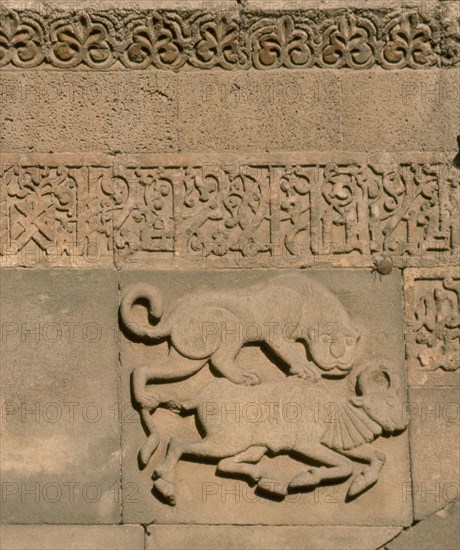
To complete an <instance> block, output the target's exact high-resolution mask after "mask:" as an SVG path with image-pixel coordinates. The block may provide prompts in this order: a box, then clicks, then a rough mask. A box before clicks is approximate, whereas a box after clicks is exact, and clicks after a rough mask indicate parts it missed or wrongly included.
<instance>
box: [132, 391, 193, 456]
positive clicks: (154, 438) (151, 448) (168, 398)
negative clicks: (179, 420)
mask: <svg viewBox="0 0 460 550" xmlns="http://www.w3.org/2000/svg"><path fill="white" fill-rule="evenodd" d="M157 401H158V405H159V406H163V407H165V408H166V409H169V410H171V411H173V412H176V413H179V412H180V411H181V410H182V409H183V407H182V403H180V402H179V399H178V398H177V396H176V395H175V393H174V392H172V391H171V390H169V391H168V394H167V395H165V394H163V393H162V395H161V397H160V396H157ZM141 418H142V422H143V424H144V426H145V427H146V429H147V430H148V432H149V436H148V438H147V441H146V442H145V443H144V444H143V445H142V447H141V448H140V450H139V461H140V463H141V464H142V466H146V465H147V464H148V462H149V460H150V459H151V458H152V455H153V453H154V452H155V451H156V450H157V447H158V445H159V444H160V435H159V433H158V431H157V429H156V426H155V423H154V421H153V418H152V413H151V412H150V411H148V410H147V409H141Z"/></svg>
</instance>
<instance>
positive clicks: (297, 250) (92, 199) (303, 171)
mask: <svg viewBox="0 0 460 550" xmlns="http://www.w3.org/2000/svg"><path fill="white" fill-rule="evenodd" d="M160 156H161V159H160V158H159V157H160ZM283 156H284V157H285V158H286V160H285V161H284V162H283V161H282V158H283ZM409 156H410V155H409ZM6 157H8V158H6ZM77 157H78V158H77ZM308 157H311V158H308ZM327 157H329V160H327V159H326V155H325V154H319V155H317V158H316V161H315V159H314V155H300V154H290V155H289V154H286V155H280V154H278V155H273V156H270V155H262V156H261V157H260V159H258V158H254V159H253V160H251V161H248V162H241V161H239V160H237V159H236V158H235V157H229V156H227V157H225V156H222V158H220V157H216V156H212V157H210V158H209V159H205V158H203V157H202V156H201V157H200V159H201V160H200V159H198V156H197V155H188V156H187V155H180V156H179V155H152V158H150V159H149V155H144V156H142V155H138V156H137V157H132V156H131V157H128V156H126V157H125V158H119V159H117V160H116V161H115V162H114V161H110V160H109V158H108V157H105V158H103V157H98V158H97V159H96V157H94V156H91V155H90V154H88V155H80V156H76V155H47V156H46V158H45V157H41V158H42V160H40V156H38V158H37V156H36V155H30V158H27V156H26V157H24V156H18V155H7V156H5V160H4V162H3V164H2V167H1V172H0V177H1V193H2V195H1V208H2V212H3V215H2V222H1V224H2V225H1V244H2V248H1V252H2V255H3V262H4V264H6V265H18V264H19V265H25V264H27V263H28V262H29V261H30V258H29V260H27V258H26V256H29V253H28V252H26V251H28V250H30V247H31V246H32V247H33V245H31V243H35V247H36V248H38V249H39V251H41V252H42V253H43V255H44V260H45V261H46V258H47V257H48V258H50V257H52V258H53V260H54V261H58V258H61V259H62V258H63V257H65V256H72V257H73V258H78V257H80V258H81V257H85V256H86V255H89V256H91V257H93V256H94V255H96V256H97V258H108V259H110V258H112V257H113V256H114V257H115V260H116V261H117V262H127V263H132V262H134V263H135V262H139V261H141V262H150V261H155V262H158V261H160V262H161V261H162V260H164V261H167V262H171V261H177V260H180V261H193V262H198V263H199V262H213V263H214V264H216V265H220V266H221V267H231V266H232V265H241V263H242V262H245V263H246V265H248V266H255V265H256V264H259V265H274V266H276V265H280V266H282V265H291V266H311V265H317V264H330V265H331V266H336V267H360V266H369V267H370V266H372V265H374V264H375V261H376V259H382V258H389V259H390V260H391V262H392V263H393V265H394V266H396V267H406V266H418V265H420V266H430V265H432V266H435V265H446V266H452V265H458V260H459V256H458V255H459V234H460V228H459V211H458V193H459V183H460V172H459V171H458V170H457V169H455V168H454V167H453V166H451V165H450V164H448V163H446V162H442V161H434V160H433V159H432V160H433V162H426V163H425V162H420V159H417V160H415V161H411V159H410V158H407V159H406V160H404V161H402V160H401V159H400V160H396V159H388V158H387V159H386V160H385V159H381V160H379V159H375V162H374V161H368V160H366V157H365V156H362V155H356V160H355V161H353V160H352V157H353V155H352V154H351V155H348V159H347V160H345V159H340V158H337V159H334V158H330V155H327ZM413 160H414V159H413ZM33 259H34V258H33V257H32V260H33ZM77 263H78V262H77Z"/></svg>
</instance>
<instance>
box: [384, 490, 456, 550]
mask: <svg viewBox="0 0 460 550" xmlns="http://www.w3.org/2000/svg"><path fill="white" fill-rule="evenodd" d="M386 548H387V549H388V550H458V548H460V505H459V501H457V502H455V503H453V504H451V505H449V506H447V507H446V508H444V509H443V510H440V511H439V512H436V514H433V515H432V516H430V517H428V518H426V519H424V520H422V521H421V522H420V523H417V524H416V525H415V526H414V527H411V528H410V529H408V530H407V531H404V532H403V533H401V535H399V536H398V537H396V538H395V539H394V540H393V541H391V542H390V544H388V545H387V546H386Z"/></svg>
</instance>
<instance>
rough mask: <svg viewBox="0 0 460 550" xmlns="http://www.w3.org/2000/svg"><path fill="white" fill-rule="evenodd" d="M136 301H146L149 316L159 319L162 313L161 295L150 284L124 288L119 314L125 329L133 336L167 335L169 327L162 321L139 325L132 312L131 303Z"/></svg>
mask: <svg viewBox="0 0 460 550" xmlns="http://www.w3.org/2000/svg"><path fill="white" fill-rule="evenodd" d="M136 302H139V303H142V302H145V303H146V306H147V309H148V313H149V317H150V316H151V317H153V318H154V319H158V320H160V319H161V317H162V315H163V311H164V307H163V297H162V295H161V292H160V290H159V289H158V288H157V287H156V286H155V285H152V284H146V283H138V284H135V285H133V286H131V287H129V288H128V290H126V292H125V293H124V294H123V297H122V299H121V305H120V316H121V320H122V321H123V324H124V326H125V327H126V329H127V330H128V331H129V332H131V334H134V335H135V336H139V337H147V338H152V339H153V340H157V339H159V338H164V337H165V336H169V333H170V330H169V327H168V326H167V324H166V323H164V322H160V323H159V324H158V325H156V326H151V325H144V326H140V325H139V323H138V321H136V319H135V316H134V314H133V305H134V304H135V303H136Z"/></svg>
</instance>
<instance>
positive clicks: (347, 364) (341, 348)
mask: <svg viewBox="0 0 460 550" xmlns="http://www.w3.org/2000/svg"><path fill="white" fill-rule="evenodd" d="M359 339H360V332H359V330H358V329H357V328H356V327H354V326H353V325H351V324H349V325H348V326H344V325H343V324H341V323H325V324H324V325H323V326H321V324H320V325H319V327H318V329H316V327H313V328H310V329H309V330H308V331H307V344H308V349H309V350H310V353H311V355H312V358H313V361H314V362H315V363H316V364H317V365H318V367H320V368H321V369H323V370H325V371H327V372H328V374H329V375H334V376H345V375H346V374H347V373H348V372H349V371H350V370H351V368H352V367H353V365H354V362H355V359H356V346H357V343H358V341H359Z"/></svg>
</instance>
